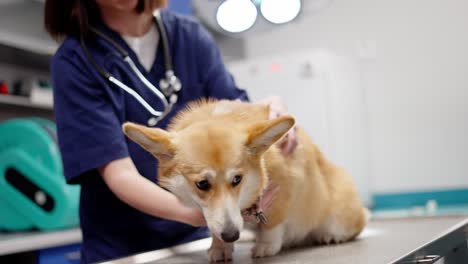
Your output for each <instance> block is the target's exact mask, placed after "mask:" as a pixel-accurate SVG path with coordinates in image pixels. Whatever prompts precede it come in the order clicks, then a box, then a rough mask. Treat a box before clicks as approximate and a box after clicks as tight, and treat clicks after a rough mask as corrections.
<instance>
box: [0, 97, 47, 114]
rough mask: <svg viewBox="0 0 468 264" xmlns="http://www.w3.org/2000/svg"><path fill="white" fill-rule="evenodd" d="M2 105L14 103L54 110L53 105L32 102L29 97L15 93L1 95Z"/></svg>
mask: <svg viewBox="0 0 468 264" xmlns="http://www.w3.org/2000/svg"><path fill="white" fill-rule="evenodd" d="M0 105H13V106H24V107H28V108H35V109H42V110H50V111H52V110H53V106H51V105H41V104H35V103H32V102H31V101H30V100H29V98H26V97H22V96H14V95H0Z"/></svg>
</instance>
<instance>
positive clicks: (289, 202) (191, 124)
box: [124, 101, 367, 261]
mask: <svg viewBox="0 0 468 264" xmlns="http://www.w3.org/2000/svg"><path fill="white" fill-rule="evenodd" d="M268 110H269V109H268V107H267V106H261V105H253V104H247V103H241V102H238V101H234V102H233V101H203V102H198V103H194V104H191V105H190V107H189V108H188V109H187V110H185V111H183V112H181V113H180V114H179V115H178V116H177V117H176V118H174V119H173V121H172V122H171V124H170V126H169V128H168V131H167V132H168V133H167V135H165V134H162V133H161V131H158V132H157V133H155V130H148V129H147V128H142V127H140V126H136V125H126V127H124V131H125V132H126V134H127V135H128V136H129V137H131V138H132V139H133V140H135V141H136V142H138V143H140V144H141V145H142V146H143V147H145V148H146V149H148V151H150V152H152V153H153V154H154V155H155V156H156V157H157V158H159V160H160V163H161V169H160V176H159V177H160V179H161V183H162V185H163V186H165V187H166V188H168V189H169V190H171V191H173V192H174V193H175V194H176V195H178V196H179V198H181V200H182V201H185V202H186V203H187V204H189V205H193V206H199V207H201V208H202V209H203V210H204V214H205V218H207V222H208V226H209V227H210V229H212V231H214V235H215V236H214V242H213V243H214V244H213V247H212V250H211V251H210V259H211V260H214V261H216V260H226V259H229V258H230V256H228V255H229V254H227V253H226V249H228V248H229V247H230V246H231V245H230V244H229V243H224V242H222V239H221V234H222V232H223V230H224V229H225V226H222V225H221V226H219V225H216V224H212V225H211V223H210V221H211V222H220V221H221V220H220V216H219V215H221V214H224V215H230V218H232V219H228V220H229V221H231V222H233V223H234V224H233V226H235V227H239V225H242V223H240V224H239V221H241V222H242V220H239V217H240V210H242V209H245V208H248V207H250V206H251V205H253V204H254V203H255V202H256V200H257V199H258V197H259V196H260V195H261V194H262V190H263V189H265V188H266V186H267V183H268V180H271V181H273V182H274V183H275V184H277V185H278V186H279V187H280V190H279V192H278V193H277V196H276V199H275V200H274V202H273V204H272V206H271V207H270V208H269V209H268V211H267V212H266V215H267V218H268V223H267V224H260V225H259V226H258V233H257V240H256V245H255V248H254V249H253V256H254V257H264V256H270V255H274V254H276V253H277V252H278V251H279V250H280V249H281V248H282V247H287V246H292V245H300V244H303V243H310V242H323V243H329V242H333V241H334V242H344V241H347V240H350V239H353V238H354V237H356V236H357V235H358V234H359V233H360V232H361V230H362V229H363V228H364V226H365V224H366V221H367V209H365V208H364V207H363V205H362V203H361V201H360V200H359V198H358V195H357V193H356V190H355V187H354V183H353V180H352V178H351V177H350V176H349V175H348V174H347V173H346V172H345V171H344V170H343V169H341V168H339V167H337V166H335V165H334V164H332V163H331V162H329V161H328V160H327V159H326V158H325V157H324V156H323V155H322V153H321V152H320V150H319V149H318V148H317V146H316V145H314V144H313V143H312V141H311V140H310V138H309V137H308V136H307V135H306V133H305V132H304V130H303V129H301V128H300V127H298V128H297V133H298V146H297V148H296V150H295V151H294V152H293V153H292V154H291V155H283V154H281V153H280V151H279V149H278V147H277V146H276V145H275V144H272V143H274V141H276V140H277V139H278V138H279V137H280V136H282V135H283V134H284V133H285V132H286V131H287V130H288V129H289V128H290V127H291V126H292V124H293V123H291V122H290V121H288V120H286V119H285V120H279V121H278V122H276V123H272V124H271V125H270V126H271V127H273V128H272V129H270V127H268V129H270V131H272V132H271V133H274V132H275V131H276V132H277V131H279V130H281V129H283V130H284V131H282V132H281V134H280V135H278V136H276V137H275V138H272V139H270V141H271V142H268V143H265V142H263V141H262V142H260V143H258V144H257V146H255V148H254V147H250V148H248V147H245V145H249V144H250V145H249V146H251V145H255V144H254V143H255V142H256V141H255V140H257V137H256V135H257V134H258V135H264V134H265V132H264V130H265V124H266V123H267V122H270V121H268V112H269V111H268ZM290 120H292V119H291V118H290ZM270 123H271V122H270ZM275 124H276V128H275V127H274V125H275ZM278 124H279V125H278ZM282 124H285V125H282ZM285 126H288V127H285ZM262 133H264V134H262ZM269 133H270V132H269ZM271 133H270V134H271ZM142 135H143V136H142ZM145 135H146V136H145ZM148 138H149V140H147V139H148ZM259 138H260V137H259ZM165 141H167V142H169V143H167V144H166V143H164V144H163V143H161V142H165ZM151 142H157V143H158V144H159V145H158V146H159V147H158V148H159V150H157V151H155V150H154V149H155V148H156V147H155V145H152V143H151ZM165 144H166V145H167V146H166V145H165ZM262 144H268V146H265V151H263V152H262V151H259V154H258V155H256V154H254V152H255V150H258V149H260V148H262V147H263V145H262ZM270 144H271V145H270ZM149 145H151V146H149ZM161 145H164V149H170V148H174V151H173V152H174V154H171V155H173V158H169V159H166V158H164V157H163V156H164V155H166V156H170V155H168V154H167V153H162V154H161V153H156V152H158V151H160V152H161V150H160V149H161ZM166 151H167V150H166ZM163 152H164V151H163ZM244 159H245V160H244ZM182 167H184V168H182ZM195 167H197V168H196V169H195ZM168 168H169V169H168ZM203 168H206V169H208V172H207V170H203ZM232 168H237V171H235V172H232V173H231V172H229V171H230V170H232ZM184 170H185V171H184ZM174 171H177V173H179V174H183V177H182V176H180V175H179V174H177V176H174V175H176V173H175V172H174ZM195 171H196V172H195ZM200 171H203V173H205V174H207V173H208V174H210V173H211V174H213V175H216V176H213V178H214V179H212V180H211V181H210V184H211V185H210V187H211V189H210V190H209V191H200V189H197V187H198V188H199V186H198V185H197V187H196V186H195V185H194V184H193V183H191V182H194V181H195V182H196V181H199V179H200V177H201V178H203V177H204V176H203V177H202V176H200V175H201V174H203V173H202V172H200ZM230 173H231V174H232V175H237V174H243V179H242V181H243V182H242V184H240V185H239V187H237V186H235V185H234V184H232V185H231V186H230V185H229V184H230V182H227V183H226V182H225V178H228V179H229V180H230V181H232V178H233V177H234V176H229V174H230ZM188 174H190V175H195V176H188ZM221 174H222V176H220V175H221ZM178 176H180V177H179V179H178V180H176V177H178ZM210 177H211V176H210ZM203 179H204V178H203ZM181 181H186V182H188V184H184V187H183V189H184V191H181V189H182V187H174V186H175V184H176V183H175V182H177V184H180V182H181ZM198 183H199V182H197V184H198ZM221 200H223V201H224V200H229V205H228V203H224V202H220V201H221ZM220 206H221V207H222V206H224V207H235V206H238V209H236V210H238V211H239V215H238V214H237V213H236V212H232V211H229V210H224V211H222V212H220V211H219V210H218V209H216V210H217V211H216V210H212V209H213V208H208V207H220ZM206 208H208V209H206ZM210 218H211V219H210ZM213 219H214V220H213ZM223 221H225V219H223ZM223 228H224V229H223ZM228 251H229V250H228Z"/></svg>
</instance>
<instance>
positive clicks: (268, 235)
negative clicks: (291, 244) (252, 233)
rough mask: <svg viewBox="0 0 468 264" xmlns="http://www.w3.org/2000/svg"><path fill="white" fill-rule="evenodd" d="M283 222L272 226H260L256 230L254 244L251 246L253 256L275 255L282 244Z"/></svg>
mask: <svg viewBox="0 0 468 264" xmlns="http://www.w3.org/2000/svg"><path fill="white" fill-rule="evenodd" d="M283 234H284V224H279V225H277V226H275V227H273V228H268V229H267V228H265V227H262V228H260V229H259V230H258V232H257V238H256V241H255V246H254V247H253V248H252V257H253V258H262V257H269V256H273V255H276V254H277V253H278V252H279V251H280V250H281V247H282V245H283Z"/></svg>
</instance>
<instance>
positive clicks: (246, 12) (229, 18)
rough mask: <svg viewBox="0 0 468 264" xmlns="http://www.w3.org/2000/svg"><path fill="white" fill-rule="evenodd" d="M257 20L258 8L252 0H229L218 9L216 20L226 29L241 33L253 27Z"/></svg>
mask: <svg viewBox="0 0 468 264" xmlns="http://www.w3.org/2000/svg"><path fill="white" fill-rule="evenodd" d="M255 20H257V8H256V7H255V5H254V4H253V3H252V1H250V0H227V1H224V2H223V3H222V4H221V5H220V6H219V7H218V10H217V11H216V21H217V22H218V25H219V26H220V27H221V28H222V29H223V30H225V31H227V32H230V33H239V32H243V31H246V30H247V29H249V28H251V27H252V26H253V25H254V23H255Z"/></svg>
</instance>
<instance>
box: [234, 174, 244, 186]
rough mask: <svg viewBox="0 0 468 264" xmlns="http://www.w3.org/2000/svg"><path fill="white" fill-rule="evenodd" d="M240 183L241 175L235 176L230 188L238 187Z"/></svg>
mask: <svg viewBox="0 0 468 264" xmlns="http://www.w3.org/2000/svg"><path fill="white" fill-rule="evenodd" d="M241 181H242V175H236V176H234V178H233V179H232V186H236V185H238V184H239V183H240V182H241Z"/></svg>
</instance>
